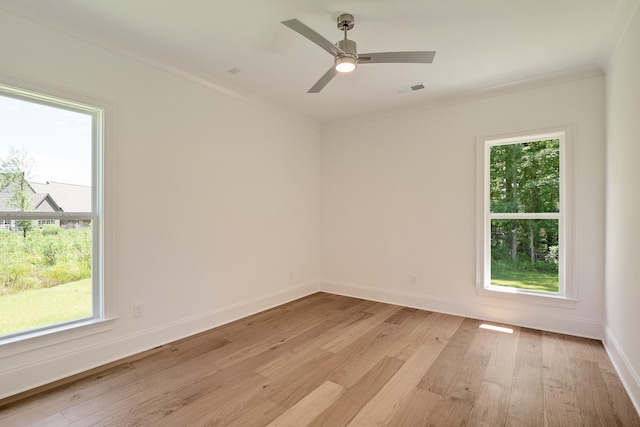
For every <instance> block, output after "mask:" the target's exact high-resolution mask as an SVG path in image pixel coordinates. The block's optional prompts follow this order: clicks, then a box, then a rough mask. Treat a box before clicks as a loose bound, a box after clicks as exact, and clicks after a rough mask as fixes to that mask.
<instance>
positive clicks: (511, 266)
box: [491, 219, 559, 293]
mask: <svg viewBox="0 0 640 427" xmlns="http://www.w3.org/2000/svg"><path fill="white" fill-rule="evenodd" d="M558 254H559V251H558V220H557V219H494V220H491V284H492V285H494V286H506V287H510V288H517V289H524V290H529V291H536V292H556V293H557V292H558Z"/></svg>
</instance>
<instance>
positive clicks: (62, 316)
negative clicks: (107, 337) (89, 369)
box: [0, 85, 103, 341]
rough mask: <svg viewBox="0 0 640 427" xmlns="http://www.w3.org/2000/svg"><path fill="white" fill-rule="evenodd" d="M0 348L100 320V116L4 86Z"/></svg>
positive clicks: (0, 105)
mask: <svg viewBox="0 0 640 427" xmlns="http://www.w3.org/2000/svg"><path fill="white" fill-rule="evenodd" d="M0 113H1V114H0V259H1V260H2V261H1V262H0V313H2V316H1V317H0V341H2V340H3V339H6V338H13V337H16V336H22V335H27V334H29V333H32V332H40V331H47V330H53V329H54V328H56V327H59V326H67V325H73V324H75V323H78V324H79V323H81V322H84V321H88V320H92V319H100V318H102V317H103V309H102V294H101V289H102V283H101V280H102V273H101V271H102V265H101V191H100V189H101V166H100V161H101V158H102V156H101V146H102V126H103V125H102V120H103V110H102V109H100V108H97V107H93V106H90V105H85V104H80V103H77V102H74V101H69V100H65V99H60V98H56V97H53V96H48V95H42V94H38V93H34V92H30V91H26V90H22V89H18V88H14V87H10V86H2V85H0Z"/></svg>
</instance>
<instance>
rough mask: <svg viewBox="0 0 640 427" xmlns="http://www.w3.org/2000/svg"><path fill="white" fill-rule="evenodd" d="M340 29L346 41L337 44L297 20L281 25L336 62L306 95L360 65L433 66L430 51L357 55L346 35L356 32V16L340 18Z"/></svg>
mask: <svg viewBox="0 0 640 427" xmlns="http://www.w3.org/2000/svg"><path fill="white" fill-rule="evenodd" d="M337 21H338V29H339V30H341V31H343V32H344V39H342V40H340V41H338V42H337V43H336V44H333V43H331V42H330V41H329V40H327V39H325V38H324V37H322V36H321V35H320V34H318V33H317V32H316V31H314V30H312V29H311V28H309V27H307V26H306V25H305V24H303V23H302V22H300V21H298V20H297V19H295V18H294V19H289V20H287V21H282V22H281V24H284V25H286V26H287V27H289V28H291V29H292V30H293V31H295V32H297V33H299V34H301V35H303V36H304V37H306V38H308V39H309V40H311V41H312V42H314V43H315V44H317V45H318V46H320V47H321V48H323V49H324V50H326V51H327V52H329V53H330V54H331V55H333V58H334V65H333V67H331V68H329V70H328V71H327V72H326V73H324V75H323V76H322V77H320V80H318V81H317V82H316V84H314V85H313V86H312V87H311V89H309V90H308V91H307V93H318V92H320V91H321V90H322V88H324V87H325V86H326V85H327V83H329V82H330V81H331V79H332V78H333V77H334V76H335V75H336V74H338V73H349V72H351V71H353V70H355V69H356V67H357V66H358V64H375V63H378V64H379V63H414V64H415V63H420V64H431V63H432V62H433V57H434V56H435V55H436V53H435V52H433V51H431V52H429V51H414V52H377V53H362V54H360V55H358V52H357V49H356V42H354V41H353V40H349V39H348V38H347V31H349V30H350V29H352V28H353V22H354V21H353V15H351V14H350V13H343V14H341V15H340V16H338V19H337Z"/></svg>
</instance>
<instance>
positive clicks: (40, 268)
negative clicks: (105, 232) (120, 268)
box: [0, 219, 92, 335]
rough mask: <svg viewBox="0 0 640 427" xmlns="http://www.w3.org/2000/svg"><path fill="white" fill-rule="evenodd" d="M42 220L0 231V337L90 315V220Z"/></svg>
mask: <svg viewBox="0 0 640 427" xmlns="http://www.w3.org/2000/svg"><path fill="white" fill-rule="evenodd" d="M29 221H31V220H29ZM42 221H43V222H47V221H51V223H49V224H45V225H43V226H42V227H39V226H38V222H39V221H37V220H34V221H31V222H32V224H31V227H32V228H31V230H30V231H29V233H27V237H26V238H25V237H24V236H23V233H22V232H19V231H18V232H16V231H15V230H16V229H17V227H14V231H12V230H10V229H2V230H0V259H1V260H2V263H0V313H2V317H1V318H0V335H4V334H11V333H15V332H21V331H24V330H28V329H34V328H39V327H42V326H48V325H51V324H56V323H61V322H67V321H71V320H77V319H81V318H85V317H91V315H92V284H91V248H92V244H91V240H92V233H91V224H90V223H81V222H74V223H73V224H71V225H69V224H66V223H63V224H60V221H59V220H53V219H51V220H42ZM16 222H18V221H16Z"/></svg>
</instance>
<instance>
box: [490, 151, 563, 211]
mask: <svg viewBox="0 0 640 427" xmlns="http://www.w3.org/2000/svg"><path fill="white" fill-rule="evenodd" d="M490 150H491V151H490V166H489V167H490V202H491V205H490V209H491V212H494V213H536V212H559V210H560V141H559V140H558V139H552V140H546V141H536V142H525V143H517V144H505V145H493V146H491V147H490Z"/></svg>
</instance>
